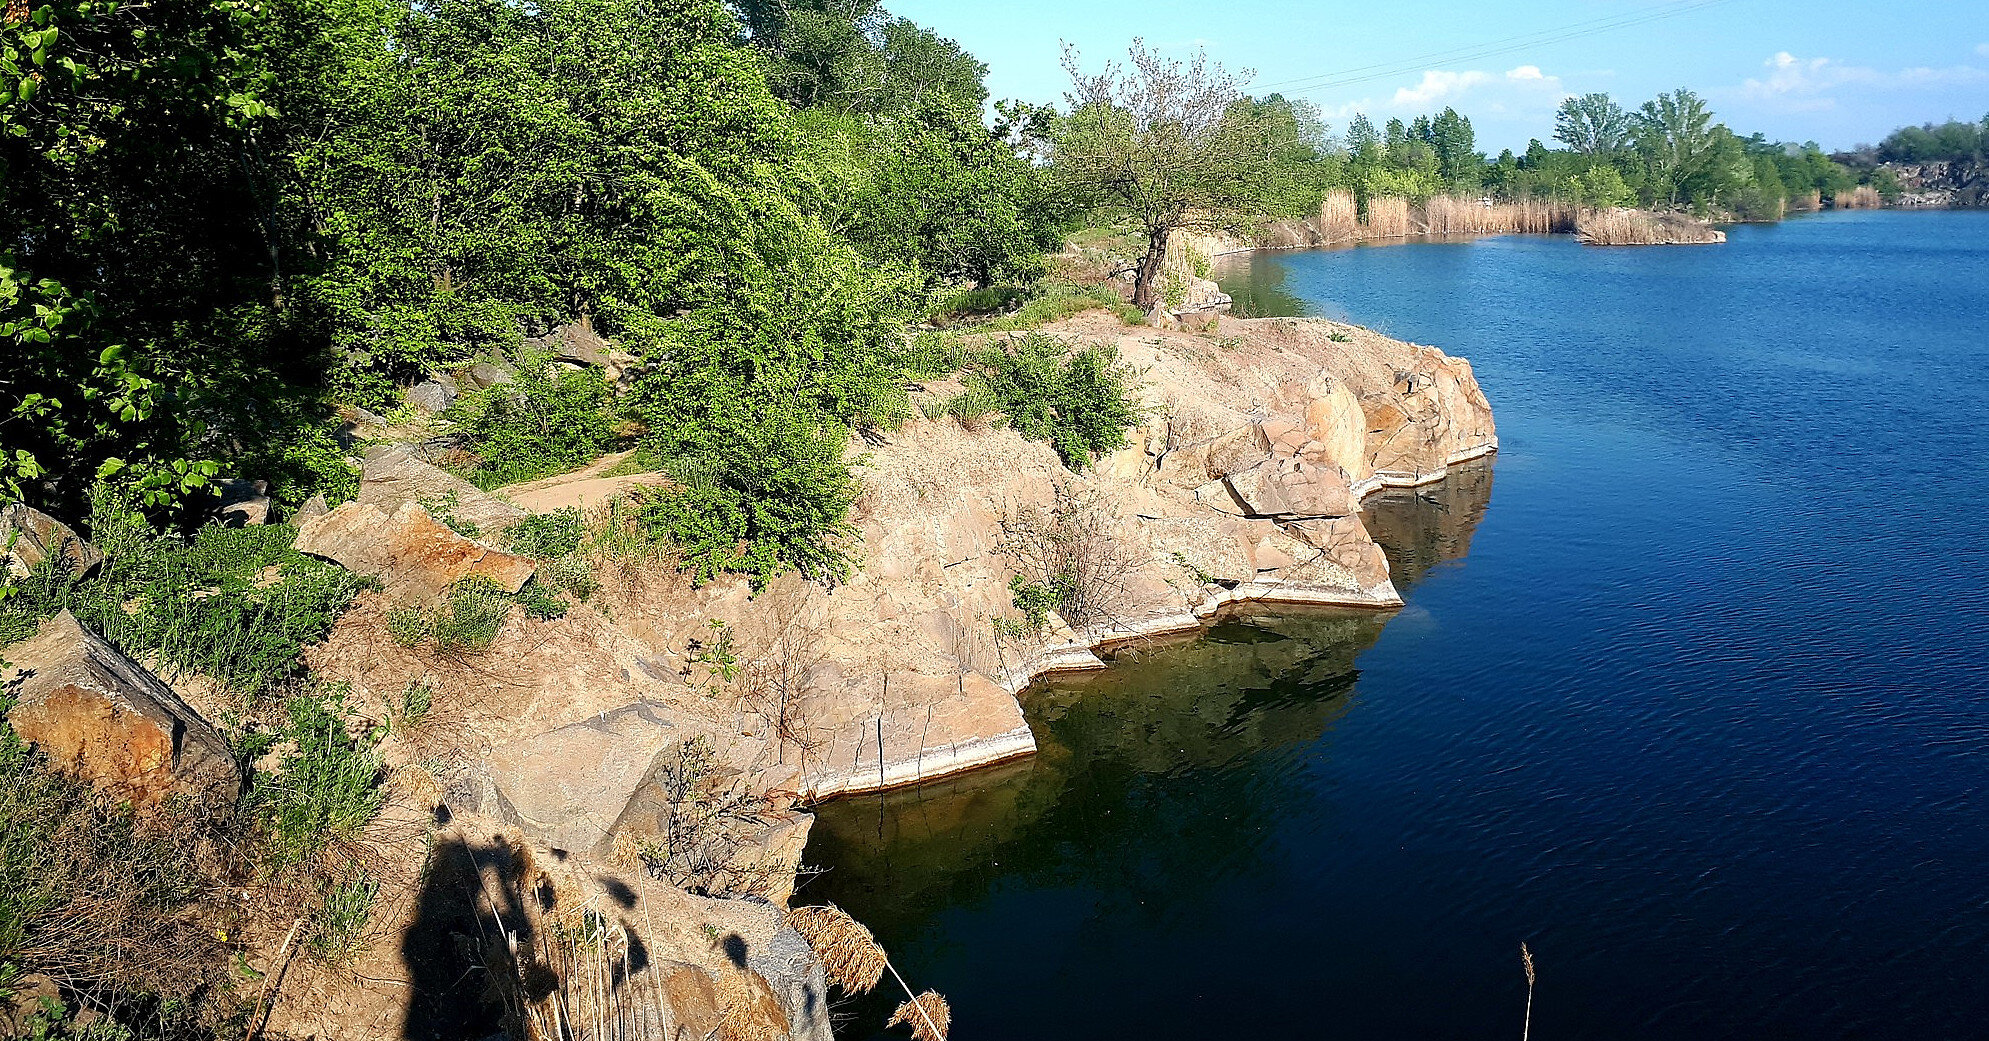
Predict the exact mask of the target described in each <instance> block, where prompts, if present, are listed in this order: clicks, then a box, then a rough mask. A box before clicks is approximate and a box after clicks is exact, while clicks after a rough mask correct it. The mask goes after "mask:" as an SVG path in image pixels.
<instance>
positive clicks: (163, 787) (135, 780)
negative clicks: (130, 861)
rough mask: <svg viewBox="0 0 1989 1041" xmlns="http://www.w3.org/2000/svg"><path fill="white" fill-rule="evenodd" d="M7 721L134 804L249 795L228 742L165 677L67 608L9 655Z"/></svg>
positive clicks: (56, 761) (64, 767) (52, 761)
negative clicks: (178, 797)
mask: <svg viewBox="0 0 1989 1041" xmlns="http://www.w3.org/2000/svg"><path fill="white" fill-rule="evenodd" d="M7 657H8V658H9V659H10V660H11V661H12V662H13V667H14V675H13V678H12V679H11V680H10V681H9V682H10V685H11V686H12V687H13V696H14V698H15V703H14V707H13V708H12V709H11V710H9V711H8V713H7V718H8V721H9V722H10V723H12V724H13V727H14V730H15V731H16V732H18V733H19V734H20V735H21V737H22V738H23V739H24V740H26V741H28V742H30V743H32V744H34V745H35V746H36V747H38V748H39V749H40V750H41V751H42V753H43V754H45V755H46V756H47V757H48V762H49V765H50V766H52V767H54V768H55V769H58V770H61V771H63V772H65V773H70V774H73V775H75V776H77V777H81V778H84V779H86V780H88V781H90V782H91V783H92V784H95V785H97V786H98V787H100V788H102V789H104V790H106V791H108V792H110V793H112V794H113V795H115V796H116V797H117V798H119V799H123V800H126V801H128V802H130V803H131V804H132V805H134V806H151V805H156V804H157V803H159V802H160V801H161V800H163V799H165V798H166V797H167V796H170V795H189V796H193V797H195V798H198V799H202V800H209V801H211V802H212V803H214V804H216V805H220V804H226V803H229V802H232V801H233V799H234V798H235V796H236V795H237V794H239V793H240V791H241V781H242V779H241V774H240V773H239V772H238V771H237V770H236V767H235V756H234V752H233V751H232V750H231V749H230V748H229V747H228V742H227V741H225V740H224V739H223V738H222V737H221V735H220V734H219V733H218V732H216V731H215V729H214V728H213V727H212V726H209V725H208V723H207V721H206V720H203V719H201V718H200V716H199V715H198V714H196V713H195V712H194V711H193V709H191V708H188V707H187V704H186V702H184V701H181V700H180V698H179V695H177V694H174V693H173V690H172V688H171V687H168V686H167V685H166V684H165V683H164V682H162V681H161V680H160V679H159V678H158V677H157V676H154V675H152V674H151V673H150V672H147V671H146V670H145V668H144V667H143V666H141V665H139V664H138V663H137V662H134V661H132V660H131V659H130V658H127V657H125V656H124V654H123V653H121V652H120V651H118V650H117V648H115V647H112V646H111V645H110V644H108V643H106V642H104V640H103V639H102V638H101V637H99V636H97V634H95V633H93V632H91V631H90V630H88V629H86V628H84V627H83V625H82V623H80V622H78V621H77V620H76V616H75V615H73V614H70V613H69V612H68V611H63V612H62V613H61V614H58V615H56V616H55V617H54V618H51V619H49V620H48V621H47V622H44V623H42V626H41V629H40V631H39V632H37V633H36V634H35V636H34V637H33V638H32V639H30V640H27V641H25V642H23V643H20V644H16V645H15V646H13V647H10V648H8V649H7Z"/></svg>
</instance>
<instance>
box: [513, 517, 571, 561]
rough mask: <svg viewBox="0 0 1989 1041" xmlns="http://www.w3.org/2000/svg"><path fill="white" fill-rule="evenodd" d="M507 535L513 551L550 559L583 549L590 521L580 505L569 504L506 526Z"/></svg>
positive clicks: (540, 558) (541, 558)
mask: <svg viewBox="0 0 1989 1041" xmlns="http://www.w3.org/2000/svg"><path fill="white" fill-rule="evenodd" d="M504 538H505V540H506V541H507V543H508V544H509V545H510V547H511V551H512V552H513V553H522V554H524V555H526V556H528V557H534V558H537V559H539V560H550V559H554V558H557V557H564V556H568V555H570V554H573V553H578V552H579V551H580V544H581V542H582V541H584V540H585V539H586V538H587V522H586V520H585V519H584V518H582V517H581V516H580V510H579V508H578V507H574V506H568V507H565V508H563V509H558V510H554V511H553V512H551V513H534V514H532V515H530V516H528V517H526V518H525V519H523V520H521V521H519V522H518V523H516V524H513V525H512V526H511V527H509V528H506V529H505V531H504Z"/></svg>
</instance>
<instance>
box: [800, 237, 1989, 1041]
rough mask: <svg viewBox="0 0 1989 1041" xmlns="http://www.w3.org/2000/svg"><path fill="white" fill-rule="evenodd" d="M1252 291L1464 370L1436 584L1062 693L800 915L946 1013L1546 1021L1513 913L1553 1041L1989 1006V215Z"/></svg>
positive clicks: (878, 1009)
mask: <svg viewBox="0 0 1989 1041" xmlns="http://www.w3.org/2000/svg"><path fill="white" fill-rule="evenodd" d="M1228 275H1229V285H1230V288H1231V290H1232V292H1234V293H1236V295H1237V296H1238V297H1239V299H1240V300H1242V301H1243V302H1244V304H1245V306H1250V307H1255V308H1257V309H1258V311H1259V313H1266V312H1269V313H1280V312H1282V313H1290V312H1291V311H1292V310H1294V309H1303V310H1304V311H1305V312H1306V313H1312V314H1322V315H1327V316H1332V317H1337V318H1344V319H1347V320H1351V321H1357V322H1360V323H1362V324H1365V325H1369V326H1372V327H1374V328H1377V329H1380V330H1382V331H1384V332H1388V333H1390V334H1392V335H1395V336H1399V337H1402V338H1405V339H1412V340H1416V341H1419V342H1423V343H1431V344H1436V345H1439V346H1441V347H1443V348H1444V349H1445V350H1447V351H1449V352H1451V353H1453V354H1462V355H1466V356H1468V357H1470V358H1471V359H1472V361H1473V362H1474V364H1475V365H1476V367H1477V371H1478V374H1479V379H1480V381H1481V382H1482V383H1483V385H1484V388H1485V391H1486V393H1487V394H1488V395H1489V396H1490V398H1491V401H1492V404H1493V408H1494V410H1495V411H1496V414H1497V418H1498V422H1499V432H1500V436H1501V440H1502V443H1503V447H1502V449H1501V451H1500V452H1499V454H1498V455H1497V456H1496V458H1495V459H1494V460H1493V461H1492V462H1491V463H1490V465H1489V466H1486V467H1475V468H1471V469H1469V470H1467V471H1466V472H1464V473H1461V474H1459V475H1457V476H1455V477H1453V478H1451V479H1450V480H1448V481H1447V482H1446V483H1444V484H1443V485H1439V486H1436V487H1433V488H1429V489H1425V490H1424V494H1422V495H1414V494H1391V495H1388V496H1385V497H1382V498H1379V499H1377V500H1375V501H1373V503H1372V513H1371V523H1372V525H1373V527H1374V528H1375V529H1376V530H1377V532H1378V533H1379V534H1380V535H1381V537H1382V538H1383V539H1384V541H1385V542H1386V543H1387V546H1388V548H1389V550H1390V556H1391V560H1392V561H1393V562H1394V566H1395V573H1396V577H1397V580H1398V582H1399V583H1400V584H1401V585H1402V587H1403V593H1404V596H1405V597H1406V598H1407V600H1408V606H1407V607H1405V608H1404V609H1402V610H1401V611H1399V612H1394V613H1377V614H1352V613H1330V612H1328V613H1318V612H1305V613H1286V614H1279V615H1272V616H1266V617H1259V618H1243V619H1237V620H1235V621H1232V622H1230V623H1227V624H1225V625H1223V626H1220V627H1218V628H1217V629H1216V630H1214V631H1212V632H1211V633H1210V634H1209V635H1208V637H1207V638H1205V639H1202V640H1199V641H1194V642H1190V643H1184V644H1180V645H1175V646H1169V647H1161V648H1150V649H1146V650H1142V651H1140V652H1139V653H1137V654H1131V655H1128V656H1127V660H1125V661H1123V662H1121V663H1119V664H1117V665H1115V666H1114V668H1112V669H1111V670H1108V671H1107V672H1106V673H1104V674H1102V675H1099V676H1096V677H1092V678H1088V679H1085V680H1081V681H1070V682H1063V683H1058V684H1054V685H1050V686H1046V687H1043V688H1041V689H1038V690H1036V691H1034V692H1032V693H1031V694H1030V695H1029V696H1028V697H1027V699H1026V707H1027V709H1028V712H1029V715H1030V721H1031V723H1032V725H1033V726H1034V727H1035V728H1036V731H1037V734H1038V736H1039V740H1040V741H1041V744H1042V746H1043V750H1042V752H1041V754H1040V755H1038V756H1036V757H1034V758H1033V759H1030V760H1026V761H1023V762H1021V763H1017V764H1014V765H1011V766H1008V767H1003V768H998V769H996V770H992V771H987V772H983V773H980V774H977V775H971V776H967V777H963V778H959V779H956V780H954V781H951V782H948V783H945V784H941V785H934V786H928V787H925V788H921V789H915V790H908V791H899V792H894V793H890V794H888V795H883V796H873V797H868V798H858V799H848V800H842V801H838V802H834V803H831V804H829V805H827V806H825V807H823V808H822V813H821V817H820V821H819V823H818V825H817V830H816V832H815V836H816V837H815V838H814V839H813V840H812V843H811V846H810V848H809V860H810V861H811V862H813V863H818V864H821V865H822V866H824V867H826V868H828V869H829V870H828V872H827V873H826V874H825V875H823V876H822V877H821V878H819V879H817V880H816V881H815V882H814V883H812V885H811V886H810V887H809V888H807V889H806V890H804V893H803V899H832V900H835V901H837V902H838V903H841V904H843V905H844V906H846V907H847V908H849V909H850V910H851V911H852V912H854V913H855V914H856V915H857V916H858V917H860V918H862V919H863V920H864V921H866V922H868V923H869V924H871V925H872V926H873V927H874V928H875V929H876V931H877V933H878V935H879V938H880V939H881V940H883V941H884V943H885V944H886V946H887V947H888V948H889V949H890V951H891V953H892V955H893V959H894V961H895V963H896V964H897V965H898V967H899V968H900V969H901V970H903V971H904V973H905V974H906V975H907V976H908V977H909V978H910V979H911V980H912V982H913V983H914V984H916V985H918V986H920V987H926V986H930V987H934V988H937V989H939V990H941V991H942V992H944V993H945V994H947V996H948V997H949V998H951V1000H952V1003H953V1008H954V1014H955V1022H956V1027H955V1031H954V1037H955V1038H956V1039H958V1041H978V1039H1055V1038H1072V1039H1080V1038H1081V1039H1099V1038H1121V1037H1124V1038H1139V1039H1149V1041H1160V1039H1175V1038H1179V1039H1197V1041H1201V1039H1213V1038H1256V1037H1265V1038H1270V1037H1279V1038H1285V1037H1290V1038H1331V1037H1347V1038H1422V1037H1429V1038H1499V1039H1511V1038H1517V1037H1518V1036H1519V1031H1520V1027H1521V1015H1522V1008H1523V1005H1524V1002H1525V994H1526V990H1525V982H1524V977H1523V976H1522V974H1521V970H1520V964H1519V957H1518V948H1519V943H1520V941H1521V940H1525V941H1526V942H1527V943H1528V944H1529V945H1531V947H1532V948H1533V950H1534V952H1535V955H1536V958H1537V960H1538V965H1539V986H1538V991H1537V994H1536V997H1535V1002H1534V1009H1533V1024H1532V1036H1533V1037H1534V1038H1537V1039H1556V1041H1558V1039H1567V1038H1611V1039H1625V1038H1665V1039H1670V1038H1695V1039H1699V1038H1750V1039H1754V1038H1784V1037H1786V1038H1960V1037H1983V1036H1989V794H1985V786H1989V550H1985V540H1986V538H1989V484H1985V473H1989V352H1985V347H1989V344H1986V343H1985V340H1989V214H1977V213H1924V214H1911V213H1909V214H1897V213H1870V212H1864V213H1847V214H1833V215H1825V216H1819V217H1812V218H1806V219H1801V220H1792V221H1789V222H1787V223H1785V224H1782V225H1777V226H1769V227H1741V228H1737V229H1735V230H1733V232H1732V234H1731V240H1730V241H1729V242H1728V243H1727V244H1726V245H1724V246H1704V247H1689V248H1687V247H1676V248H1646V249H1634V248H1633V249H1594V248H1584V247H1582V246H1579V245H1577V244H1575V243H1574V242H1573V241H1571V240H1569V239H1565V238H1502V239H1487V240H1482V241H1477V242H1473V243H1468V244H1462V245H1459V244H1443V245H1437V244H1429V245H1398V246H1388V247H1369V248H1360V249H1353V250H1346V251H1337V252H1318V253H1301V254H1285V255H1265V256H1259V257H1257V258H1254V259H1252V260H1248V261H1244V262H1242V263H1241V264H1240V265H1239V266H1236V267H1233V268H1231V269H1230V270H1229V272H1228ZM844 1011H845V1012H847V1013H850V1014H851V1016H852V1018H851V1021H850V1023H849V1025H848V1026H847V1027H846V1028H845V1031H844V1032H845V1034H846V1035H847V1036H850V1037H867V1036H869V1035H870V1034H871V1033H872V1032H873V1031H874V1030H875V1028H876V1027H877V1026H879V1025H881V1022H882V1020H883V1018H884V1017H885V1016H886V1015H888V1011H889V1006H888V1003H885V1004H880V1003H878V1002H877V1001H875V1000H874V999H873V1000H872V1001H870V1002H868V1003H865V1002H856V1003H852V1004H850V1005H848V1006H846V1007H845V1008H844Z"/></svg>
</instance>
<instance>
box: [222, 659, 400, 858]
mask: <svg viewBox="0 0 1989 1041" xmlns="http://www.w3.org/2000/svg"><path fill="white" fill-rule="evenodd" d="M285 710H286V712H287V714H288V717H289V719H288V722H287V724H286V725H285V726H284V727H283V729H282V730H281V731H279V732H278V734H277V737H278V738H279V740H280V741H284V742H288V743H289V744H290V746H291V747H290V750H289V752H288V753H287V754H286V755H285V756H284V758H283V762H282V764H281V765H280V766H279V767H278V768H277V770H276V772H275V773H262V772H258V773H256V774H255V776H254V778H253V779H252V783H251V785H250V789H249V794H248V795H247V796H246V798H245V802H246V805H247V807H248V809H249V812H250V814H251V816H252V817H253V818H254V819H256V820H258V821H260V822H261V823H262V825H263V828H264V834H265V839H266V842H265V846H264V855H263V862H264V863H265V864H266V865H268V866H269V867H271V868H283V867H287V866H291V865H296V864H302V863H305V862H307V861H309V860H310V859H311V858H313V857H315V856H316V855H317V854H318V852H319V851H320V850H322V849H324V848H325V847H326V846H327V845H329V844H331V843H333V842H340V841H351V840H353V839H355V838H357V837H358V836H359V833H360V831H361V830H362V829H364V828H365V827H366V825H368V824H370V823H372V822H373V818H375V817H377V816H379V813H380V807H381V806H382V805H383V804H384V803H385V801H386V792H385V791H384V789H383V788H382V787H381V770H382V767H381V764H380V760H379V758H378V757H377V756H376V755H374V753H373V750H372V749H373V746H374V744H375V743H376V740H375V735H373V734H366V735H363V736H362V737H360V738H354V737H353V736H352V735H351V734H350V733H348V731H347V716H348V713H347V710H346V706H345V697H344V691H343V690H342V689H339V688H333V689H330V690H327V691H324V692H321V693H318V694H312V695H304V696H299V697H294V698H291V699H290V701H289V703H288V704H287V705H286V706H285Z"/></svg>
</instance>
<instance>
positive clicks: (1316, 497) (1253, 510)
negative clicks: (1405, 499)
mask: <svg viewBox="0 0 1989 1041" xmlns="http://www.w3.org/2000/svg"><path fill="white" fill-rule="evenodd" d="M1223 483H1224V484H1225V485H1227V486H1228V487H1229V490H1230V491H1231V492H1232V493H1233V494H1234V495H1235V496H1236V500H1237V501H1238V502H1240V503H1242V504H1243V506H1244V508H1245V509H1247V510H1248V511H1249V516H1252V517H1271V518H1275V519H1279V520H1285V519H1292V518H1299V517H1344V516H1346V515H1347V514H1349V513H1352V512H1354V509H1355V504H1354V496H1353V491H1352V489H1351V488H1349V487H1348V485H1347V477H1346V475H1345V474H1343V473H1341V472H1340V468H1339V467H1337V466H1333V467H1327V466H1316V465H1313V464H1309V463H1307V462H1305V461H1304V460H1302V459H1295V458H1277V459H1266V460H1264V461H1263V462H1261V463H1258V464H1257V465H1256V466H1253V467H1251V468H1249V469H1247V470H1238V471H1236V472H1234V473H1231V474H1229V475H1228V476H1226V477H1224V478H1223Z"/></svg>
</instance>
